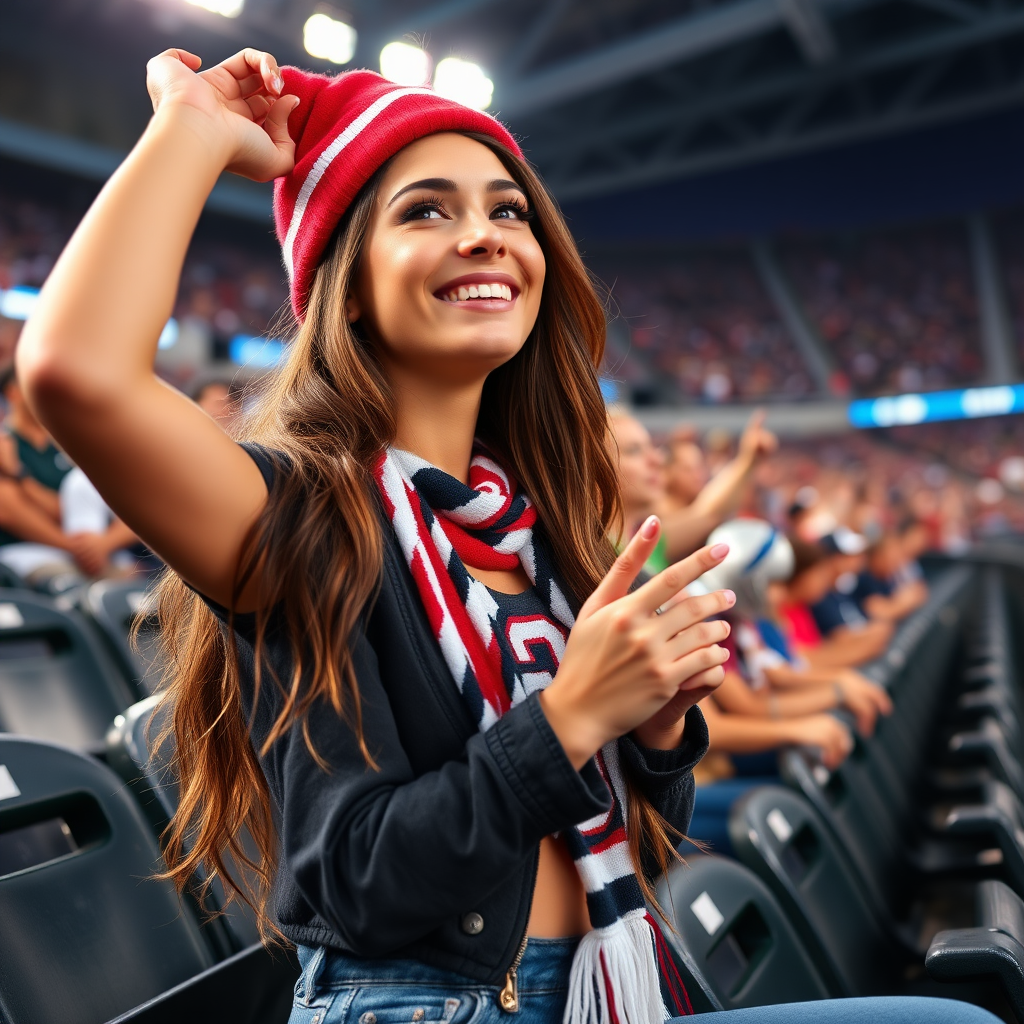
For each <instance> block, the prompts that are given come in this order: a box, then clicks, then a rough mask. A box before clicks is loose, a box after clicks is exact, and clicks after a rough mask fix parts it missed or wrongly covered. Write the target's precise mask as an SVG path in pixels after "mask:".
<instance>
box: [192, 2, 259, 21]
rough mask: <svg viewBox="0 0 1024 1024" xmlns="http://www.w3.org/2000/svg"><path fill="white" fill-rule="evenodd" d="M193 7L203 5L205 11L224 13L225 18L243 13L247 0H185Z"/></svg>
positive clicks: (235, 16)
mask: <svg viewBox="0 0 1024 1024" xmlns="http://www.w3.org/2000/svg"><path fill="white" fill-rule="evenodd" d="M185 3H187V4H191V5H192V6H193V7H202V8H203V10H204V11H212V12H213V13H214V14H222V15H224V17H225V18H237V17H238V16H239V15H240V14H241V13H242V8H243V7H244V6H245V0H185Z"/></svg>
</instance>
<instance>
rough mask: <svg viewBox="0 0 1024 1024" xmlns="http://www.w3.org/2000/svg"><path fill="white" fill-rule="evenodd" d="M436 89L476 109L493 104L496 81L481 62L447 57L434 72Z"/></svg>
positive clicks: (451, 98)
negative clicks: (487, 73)
mask: <svg viewBox="0 0 1024 1024" xmlns="http://www.w3.org/2000/svg"><path fill="white" fill-rule="evenodd" d="M434 91H435V92H436V93H437V94H438V95H440V96H445V97H447V98H448V99H450V100H455V102H456V103H461V104H463V105H464V106H467V107H473V108H474V109H475V110H486V109H487V108H488V107H489V106H490V105H491V96H492V95H493V94H494V83H493V82H492V81H491V80H490V79H489V78H488V77H487V76H486V75H485V74H484V69H483V68H482V67H480V65H479V64H474V63H473V62H472V61H469V60H460V59H459V58H458V57H445V59H444V60H443V61H441V62H440V63H439V64H438V65H437V70H436V71H435V72H434Z"/></svg>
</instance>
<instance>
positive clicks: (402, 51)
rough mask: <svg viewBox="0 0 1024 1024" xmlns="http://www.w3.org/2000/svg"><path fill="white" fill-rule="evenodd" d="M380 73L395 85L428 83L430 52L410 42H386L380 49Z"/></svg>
mask: <svg viewBox="0 0 1024 1024" xmlns="http://www.w3.org/2000/svg"><path fill="white" fill-rule="evenodd" d="M380 73H381V74H382V75H383V76H384V77H385V78H386V79H387V80H388V81H389V82H394V83H395V84H396V85H428V84H429V83H430V54H429V53H427V51H426V50H422V49H420V47H418V46H413V45H412V43H388V45H387V46H385V47H384V49H383V50H381V51H380Z"/></svg>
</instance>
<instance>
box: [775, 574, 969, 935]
mask: <svg viewBox="0 0 1024 1024" xmlns="http://www.w3.org/2000/svg"><path fill="white" fill-rule="evenodd" d="M973 575H974V574H973V573H972V572H971V570H970V569H968V568H966V567H962V566H961V567H958V568H956V569H952V570H949V571H948V572H947V573H946V574H945V575H944V576H943V577H942V578H940V579H939V580H937V581H936V583H935V585H934V586H933V589H932V598H931V600H930V601H929V603H928V605H927V606H926V608H924V609H922V611H921V612H920V613H918V615H916V616H915V617H914V618H913V619H912V620H908V622H907V623H906V624H905V625H904V627H903V628H902V629H901V630H900V632H899V633H898V634H897V636H896V638H895V639H894V641H893V644H892V647H891V648H890V650H889V651H888V652H887V654H886V656H885V659H884V661H882V662H880V663H878V664H876V665H873V666H871V672H872V673H873V674H874V676H875V678H876V679H879V680H881V681H883V682H890V683H891V684H892V689H891V690H890V692H891V696H892V698H893V705H894V710H893V713H892V715H891V716H890V717H888V718H883V719H880V720H879V722H878V726H877V729H876V732H875V735H874V736H872V737H871V738H870V739H867V740H863V739H861V738H859V737H858V738H857V740H856V745H855V747H854V750H853V752H852V754H851V755H850V757H849V758H847V760H846V761H844V762H843V764H842V765H840V766H839V768H837V769H836V770H834V771H831V772H830V771H828V770H826V769H825V768H824V767H823V766H821V765H817V764H814V763H813V762H811V761H810V760H809V759H808V757H807V756H806V755H805V754H803V753H801V752H799V751H788V752H786V753H784V754H783V755H782V757H781V758H780V767H781V771H782V774H783V776H784V777H785V778H786V780H787V782H789V784H790V785H792V786H793V787H794V788H795V789H797V790H798V791H799V792H801V793H803V795H804V796H805V797H806V798H807V800H808V801H809V802H810V803H811V804H812V805H813V806H814V808H815V810H816V811H817V812H818V814H819V815H820V818H821V820H822V821H824V822H825V824H826V825H827V827H828V828H829V829H830V831H831V832H832V835H833V837H834V839H835V840H836V841H837V849H838V851H839V857H840V858H841V859H842V860H843V861H845V863H846V865H847V866H848V867H849V868H852V869H853V871H854V873H855V876H856V878H857V881H858V884H859V885H860V887H861V888H862V891H863V892H864V893H865V895H866V897H867V898H868V900H869V901H870V903H871V906H872V909H873V911H874V913H875V915H876V916H877V917H879V918H881V919H884V918H886V917H892V916H893V915H895V916H896V917H899V916H901V915H902V914H903V913H904V912H905V911H906V909H907V907H906V900H907V898H908V897H909V895H910V893H911V891H912V890H911V887H910V886H908V885H907V878H908V869H909V865H908V862H907V854H906V852H907V850H908V849H909V848H912V847H913V846H915V844H916V843H917V842H918V840H919V838H920V836H919V834H918V830H919V822H918V815H917V813H916V809H915V800H916V797H917V786H918V780H919V778H920V777H921V775H922V773H923V771H924V767H925V765H926V763H927V760H926V755H927V753H928V745H929V742H930V738H931V735H932V732H933V730H934V725H935V722H936V719H937V717H938V715H939V712H940V710H941V707H942V699H943V696H944V694H945V691H946V684H947V681H948V677H949V673H950V671H951V670H955V668H956V666H957V665H958V664H959V662H958V658H957V643H958V638H959V631H958V630H956V629H954V628H953V627H954V626H956V625H957V623H958V622H959V621H960V620H961V619H962V617H963V615H964V613H965V611H966V609H967V607H969V605H970V601H971V595H972V593H973V591H974V589H975V588H974V586H973Z"/></svg>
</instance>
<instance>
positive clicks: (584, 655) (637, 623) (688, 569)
mask: <svg viewBox="0 0 1024 1024" xmlns="http://www.w3.org/2000/svg"><path fill="white" fill-rule="evenodd" d="M659 529H660V524H659V522H658V520H657V519H656V518H655V517H653V516H652V517H651V518H650V519H648V520H647V522H646V523H644V525H643V527H641V529H640V530H639V531H638V533H637V534H636V535H635V536H634V537H633V539H632V540H631V541H630V543H629V545H628V546H627V547H626V549H625V551H623V553H622V554H621V555H620V556H619V557H618V558H617V559H616V561H615V563H614V565H613V566H612V568H611V569H610V570H609V572H608V574H607V576H605V578H604V579H603V580H602V581H601V583H600V584H598V586H597V588H596V589H595V590H594V593H593V594H591V596H590V598H589V599H588V600H587V601H586V603H585V604H584V605H583V607H582V608H581V609H580V613H579V615H578V616H577V619H576V624H575V625H574V626H573V629H572V631H571V633H570V634H569V641H568V644H567V645H566V649H565V656H564V657H563V658H562V662H561V665H560V667H559V669H558V672H557V673H556V675H555V678H554V680H553V681H552V683H551V685H550V686H549V687H548V688H547V689H546V690H544V692H543V693H542V694H541V697H540V700H541V706H542V708H543V709H544V713H545V715H546V717H547V719H548V722H549V723H550V725H551V727H552V729H553V730H554V732H555V734H556V735H557V736H558V739H559V740H560V741H561V743H562V746H563V748H564V749H565V752H566V754H567V755H568V757H569V760H570V761H571V762H572V764H573V765H574V767H576V768H577V769H578V768H581V767H582V766H583V765H584V764H585V763H586V762H587V761H588V760H589V759H590V758H591V757H592V756H593V755H594V754H595V753H596V752H597V751H598V750H600V749H601V747H603V746H604V745H605V744H606V743H608V742H610V741H611V740H614V739H617V738H618V737H619V736H623V735H625V734H626V733H627V732H629V731H630V730H632V729H634V728H636V727H637V726H639V725H641V724H643V723H645V722H647V721H648V720H649V719H650V718H651V717H652V716H653V715H655V714H656V713H657V712H658V711H660V710H661V709H662V708H663V707H665V705H666V704H668V703H669V701H671V700H673V698H675V697H676V696H677V695H679V694H680V691H682V690H686V689H692V690H693V691H694V696H693V702H694V703H695V702H696V701H697V700H699V699H700V698H701V697H704V696H706V695H707V691H708V685H709V677H710V676H711V675H713V674H714V673H716V672H717V673H718V674H719V676H720V674H721V669H720V666H721V665H722V664H723V663H724V662H725V661H726V660H727V659H728V652H727V651H726V650H725V649H724V648H722V647H719V646H717V641H719V640H724V639H725V638H726V637H727V636H728V635H729V624H728V623H727V622H724V621H722V620H720V619H718V620H713V621H710V622H705V621H704V620H705V619H707V618H708V616H710V615H718V614H720V613H722V612H724V611H725V610H726V609H728V608H731V607H732V605H733V604H734V603H735V600H736V598H735V595H733V594H732V592H731V591H716V592H715V593H713V594H704V595H701V596H699V597H685V596H681V591H683V590H684V588H685V587H687V586H688V585H689V584H690V583H692V582H693V581H694V580H695V579H696V578H697V577H698V576H700V575H701V574H703V573H705V572H707V571H708V570H709V569H711V568H712V567H713V566H715V565H718V563H719V562H721V561H722V559H723V558H725V556H726V554H728V551H729V549H728V547H727V546H726V545H724V544H718V545H716V546H715V547H713V548H702V549H701V550H700V551H697V552H696V553H695V554H693V555H691V556H690V557H689V558H686V559H684V560H683V561H681V562H677V563H676V564H675V565H672V566H670V567H669V568H668V569H666V570H665V571H664V572H661V573H659V574H658V575H657V576H655V577H654V578H653V579H652V580H650V581H648V582H647V583H645V584H644V585H643V586H642V587H640V588H639V589H638V590H636V591H635V592H633V593H630V592H629V588H630V586H631V585H632V583H633V581H634V580H635V579H636V577H637V575H638V574H639V572H640V571H641V569H642V568H643V565H644V562H645V561H646V560H647V558H648V557H650V554H651V551H652V550H653V549H654V546H655V544H656V543H657V539H658V533H659ZM659 609H660V610H661V611H660V613H659ZM718 682H721V679H720V678H716V679H715V680H714V681H713V682H711V685H712V686H714V685H717V683H718Z"/></svg>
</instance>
